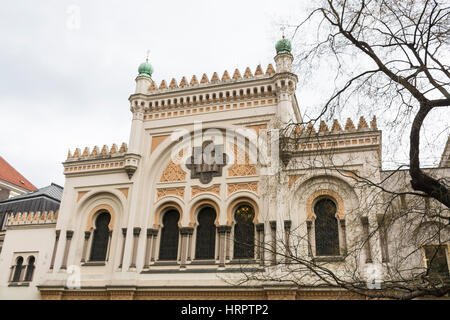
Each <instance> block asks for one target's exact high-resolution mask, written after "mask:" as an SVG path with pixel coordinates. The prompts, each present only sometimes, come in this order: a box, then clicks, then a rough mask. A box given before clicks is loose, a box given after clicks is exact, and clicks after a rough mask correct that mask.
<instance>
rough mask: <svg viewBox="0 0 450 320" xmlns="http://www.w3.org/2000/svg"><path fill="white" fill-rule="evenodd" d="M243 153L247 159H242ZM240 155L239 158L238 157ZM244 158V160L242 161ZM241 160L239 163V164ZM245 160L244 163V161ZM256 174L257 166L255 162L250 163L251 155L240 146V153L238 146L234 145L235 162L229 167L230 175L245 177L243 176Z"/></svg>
mask: <svg viewBox="0 0 450 320" xmlns="http://www.w3.org/2000/svg"><path fill="white" fill-rule="evenodd" d="M242 155H245V160H244V159H240V158H242ZM238 156H239V159H238ZM242 160H244V161H242ZM238 162H239V164H238ZM242 162H244V163H242ZM254 175H256V166H255V165H254V164H250V157H249V156H248V153H247V152H245V151H243V150H242V149H241V148H239V155H238V147H237V146H236V145H235V146H234V164H233V165H232V166H231V167H230V168H229V169H228V176H229V177H243V176H254Z"/></svg>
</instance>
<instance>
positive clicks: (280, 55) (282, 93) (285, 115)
mask: <svg viewBox="0 0 450 320" xmlns="http://www.w3.org/2000/svg"><path fill="white" fill-rule="evenodd" d="M275 49H276V52H277V55H276V56H275V58H274V60H275V63H276V75H275V77H274V80H275V87H276V90H277V96H278V111H277V114H278V119H279V120H280V121H281V123H280V124H281V126H284V125H286V124H288V123H290V122H299V121H301V119H299V116H297V117H296V116H295V112H294V107H296V102H295V98H294V93H295V89H296V85H297V76H296V75H295V74H293V73H292V62H293V61H294V57H293V56H292V54H291V49H292V46H291V42H290V41H289V40H288V39H286V38H285V37H284V35H283V38H282V39H281V40H279V41H278V42H277V43H276V44H275Z"/></svg>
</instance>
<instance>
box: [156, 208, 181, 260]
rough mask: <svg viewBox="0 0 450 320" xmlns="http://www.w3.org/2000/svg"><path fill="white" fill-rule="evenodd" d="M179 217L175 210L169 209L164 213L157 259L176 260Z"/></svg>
mask: <svg viewBox="0 0 450 320" xmlns="http://www.w3.org/2000/svg"><path fill="white" fill-rule="evenodd" d="M179 219H180V214H179V213H178V211H176V210H170V211H167V212H166V213H165V214H164V217H163V219H162V224H163V227H162V230H161V242H160V245H159V260H177V255H178V220H179Z"/></svg>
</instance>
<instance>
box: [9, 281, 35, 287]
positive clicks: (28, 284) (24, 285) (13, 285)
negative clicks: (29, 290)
mask: <svg viewBox="0 0 450 320" xmlns="http://www.w3.org/2000/svg"><path fill="white" fill-rule="evenodd" d="M29 286H30V283H29V282H12V283H10V284H8V287H29Z"/></svg>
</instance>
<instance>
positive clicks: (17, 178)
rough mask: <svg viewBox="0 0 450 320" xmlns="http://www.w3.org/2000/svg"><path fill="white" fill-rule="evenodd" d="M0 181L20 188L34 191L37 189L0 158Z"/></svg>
mask: <svg viewBox="0 0 450 320" xmlns="http://www.w3.org/2000/svg"><path fill="white" fill-rule="evenodd" d="M0 180H3V181H6V182H9V183H11V184H13V185H15V186H18V187H20V188H23V189H26V190H29V191H34V190H37V188H36V187H35V186H34V185H33V184H32V183H31V182H30V181H28V180H27V179H25V177H24V176H22V175H21V174H20V173H19V172H18V171H17V170H16V169H14V168H13V167H12V166H11V165H10V164H9V163H8V162H7V161H6V160H5V159H3V157H1V156H0Z"/></svg>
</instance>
